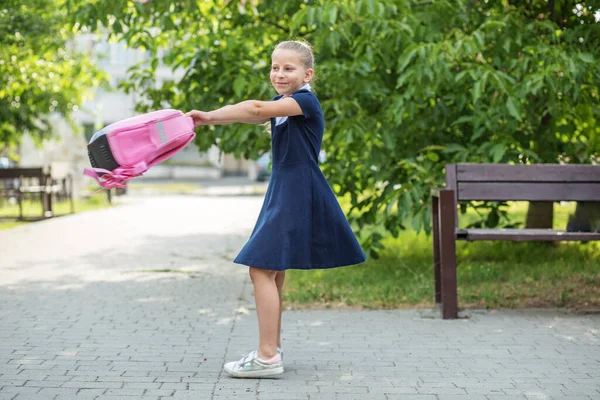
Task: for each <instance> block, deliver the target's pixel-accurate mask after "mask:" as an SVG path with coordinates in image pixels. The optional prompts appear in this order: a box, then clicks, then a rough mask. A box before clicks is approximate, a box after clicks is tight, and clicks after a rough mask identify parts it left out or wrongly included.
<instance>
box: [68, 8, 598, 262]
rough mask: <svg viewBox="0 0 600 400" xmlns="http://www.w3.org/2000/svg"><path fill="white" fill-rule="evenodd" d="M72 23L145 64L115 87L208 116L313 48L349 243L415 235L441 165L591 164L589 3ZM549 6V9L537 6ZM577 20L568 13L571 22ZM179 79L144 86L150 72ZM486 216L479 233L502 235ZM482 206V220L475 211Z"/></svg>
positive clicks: (593, 75) (164, 13)
mask: <svg viewBox="0 0 600 400" xmlns="http://www.w3.org/2000/svg"><path fill="white" fill-rule="evenodd" d="M67 4H68V5H69V7H70V8H71V10H72V13H71V15H72V16H73V22H74V23H75V22H77V23H78V24H80V25H79V26H83V25H87V26H89V27H90V28H91V29H96V28H97V27H98V26H103V27H106V28H108V29H109V31H110V32H111V34H112V35H114V36H115V37H116V38H118V39H123V40H126V41H127V42H128V43H129V45H131V46H133V47H143V48H145V49H147V50H149V51H150V52H151V54H152V55H153V57H152V59H151V60H150V61H149V62H148V63H146V64H143V65H139V66H137V67H136V68H133V69H132V71H131V79H130V81H129V82H128V83H126V84H125V85H124V88H125V89H126V90H129V91H135V92H136V93H139V94H141V95H142V96H143V98H144V100H143V101H142V102H141V104H140V110H147V109H151V108H156V107H159V106H167V105H168V106H172V107H175V108H180V109H192V108H198V109H204V110H210V109H214V108H218V107H220V106H223V105H225V104H230V103H233V102H238V101H242V100H245V99H249V98H262V99H268V98H270V97H271V96H272V95H273V94H274V92H273V91H272V90H271V89H270V84H269V82H268V70H269V63H270V53H271V51H272V49H273V48H274V46H275V44H276V43H277V42H278V41H281V40H287V39H290V38H303V39H306V40H308V41H309V42H311V43H313V45H314V49H315V53H316V77H317V79H316V82H315V88H316V92H317V94H318V96H319V99H320V101H321V104H322V107H323V110H324V113H325V118H326V132H325V138H324V148H325V150H326V151H327V153H328V157H327V162H326V163H325V164H324V165H323V169H324V172H325V174H326V176H327V177H328V179H329V181H330V182H331V183H332V185H333V186H334V188H335V189H336V192H337V193H338V194H339V195H341V196H346V195H348V196H350V200H351V210H350V213H349V215H350V216H351V219H352V222H353V223H355V224H356V225H355V226H357V227H359V228H362V229H361V233H363V234H362V235H361V236H362V240H363V245H365V246H366V247H370V248H371V249H372V251H373V252H374V253H372V254H376V249H377V248H378V247H381V246H380V245H378V243H379V242H380V240H381V239H382V238H383V234H384V233H385V232H383V233H382V231H381V230H378V229H367V227H368V226H377V227H379V226H382V227H384V229H385V231H387V232H391V233H392V234H393V235H397V234H398V233H399V232H400V230H401V229H403V228H404V227H405V225H406V224H408V225H409V226H411V227H413V228H415V229H417V230H419V229H423V228H425V229H426V230H427V229H429V227H430V210H429V192H430V190H429V189H430V188H432V187H436V186H440V185H442V184H443V172H444V170H443V169H444V165H445V164H447V163H451V162H467V161H468V162H494V163H498V162H512V163H532V162H568V163H590V162H595V161H596V160H597V159H598V157H599V153H600V128H598V127H597V125H598V124H597V120H598V119H599V116H600V107H599V105H600V102H599V98H600V93H599V89H598V87H599V86H600V85H599V83H600V63H599V62H598V60H600V43H599V41H600V24H598V23H597V22H596V21H595V20H594V16H593V14H594V12H595V11H596V10H598V9H600V2H598V1H567V0H556V1H551V2H547V1H542V0H531V1H511V2H508V1H476V0H456V1H449V0H434V1H424V2H418V1H410V0H377V1H376V0H344V1H342V0H314V1H301V0H289V1H285V2H282V1H276V0H264V1H258V0H228V1H226V0H220V1H216V0H215V1H200V0H187V1H184V0H182V1H178V2H160V1H155V2H150V3H145V4H142V3H137V2H131V1H129V2H121V3H116V4H118V5H116V4H115V3H114V2H112V1H109V0H97V1H95V2H82V1H78V0H68V1H67ZM551 5H554V8H553V9H550V8H549V7H550V6H551ZM574 10H576V12H574ZM161 64H165V65H167V66H169V67H171V68H173V69H175V70H178V71H181V78H180V79H178V80H177V82H167V83H166V84H165V85H163V86H162V87H157V85H156V81H155V79H154V76H155V72H156V69H157V68H158V67H159V66H160V65H161ZM197 144H198V145H199V146H200V149H201V150H205V149H208V148H209V147H210V146H211V145H213V144H218V145H219V146H220V147H221V148H222V149H223V150H224V151H226V152H233V153H235V154H243V155H245V156H246V157H250V158H252V157H256V156H257V155H258V154H259V153H260V152H261V151H263V150H264V149H266V148H268V145H269V137H268V135H265V134H264V129H263V128H262V127H250V126H247V125H237V126H226V127H223V126H219V127H212V128H202V130H201V131H200V132H199V135H198V136H197ZM501 207H502V205H492V206H491V210H492V214H495V216H491V217H488V216H484V218H483V222H482V224H483V225H488V226H489V225H492V226H493V225H496V224H499V223H501V222H502V211H501ZM488 208H489V207H488Z"/></svg>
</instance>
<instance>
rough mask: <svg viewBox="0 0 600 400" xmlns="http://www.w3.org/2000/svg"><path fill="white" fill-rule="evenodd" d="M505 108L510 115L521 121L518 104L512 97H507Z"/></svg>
mask: <svg viewBox="0 0 600 400" xmlns="http://www.w3.org/2000/svg"><path fill="white" fill-rule="evenodd" d="M506 108H507V109H508V112H509V113H510V115H511V116H512V117H513V118H515V119H516V120H518V121H522V120H523V119H522V117H521V114H520V113H519V109H520V105H519V103H518V101H517V100H515V98H514V97H509V98H508V100H507V101H506Z"/></svg>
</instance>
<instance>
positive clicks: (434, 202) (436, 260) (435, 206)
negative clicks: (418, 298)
mask: <svg viewBox="0 0 600 400" xmlns="http://www.w3.org/2000/svg"><path fill="white" fill-rule="evenodd" d="M439 203H440V202H439V198H438V197H437V196H432V197H431V214H432V215H431V221H432V224H433V232H432V236H433V279H434V283H435V287H434V295H435V304H440V303H441V302H442V281H441V275H440V222H439Z"/></svg>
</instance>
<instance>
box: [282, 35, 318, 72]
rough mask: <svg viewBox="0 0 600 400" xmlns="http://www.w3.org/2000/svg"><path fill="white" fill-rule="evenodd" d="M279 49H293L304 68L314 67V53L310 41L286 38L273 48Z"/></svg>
mask: <svg viewBox="0 0 600 400" xmlns="http://www.w3.org/2000/svg"><path fill="white" fill-rule="evenodd" d="M279 49H283V50H294V51H295V52H297V53H298V54H299V55H300V61H302V64H304V68H306V69H309V68H312V69H314V68H315V55H314V53H313V50H312V46H311V45H310V43H308V42H306V41H304V40H286V41H285V42H280V43H279V44H278V45H277V46H276V47H275V50H279ZM275 50H273V52H275Z"/></svg>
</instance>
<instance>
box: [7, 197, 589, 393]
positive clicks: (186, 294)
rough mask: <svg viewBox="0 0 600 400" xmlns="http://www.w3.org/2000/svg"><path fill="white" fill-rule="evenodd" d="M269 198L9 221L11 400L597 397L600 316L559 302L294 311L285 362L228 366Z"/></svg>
mask: <svg viewBox="0 0 600 400" xmlns="http://www.w3.org/2000/svg"><path fill="white" fill-rule="evenodd" d="M127 201H128V202H131V201H132V200H131V197H130V198H129V200H127ZM261 202H262V199H261V198H260V197H248V196H246V197H210V198H209V197H197V196H173V197H151V198H147V199H138V200H136V201H134V202H132V203H128V204H123V205H120V206H118V207H115V208H111V209H105V210H100V211H94V212H88V213H81V214H77V215H72V216H66V217H61V218H56V219H52V220H47V221H43V222H39V223H36V224H30V225H27V226H21V227H18V228H15V229H12V230H5V231H0V399H1V400H9V399H10V400H14V399H17V400H22V399H42V400H44V399H128V400H131V399H194V400H203V399H214V400H220V399H222V400H225V399H236V400H237V399H252V400H257V399H258V400H269V399H272V400H286V399H306V400H316V399H318V400H337V399H340V400H341V399H357V400H363V399H406V400H410V399H420V400H434V399H441V400H449V399H486V400H488V399H489V400H491V399H498V400H500V399H503V400H505V399H506V400H508V399H573V400H574V399H588V400H590V399H600V316H598V315H579V316H575V315H568V314H563V313H559V312H554V311H536V310H528V311H514V312H472V315H471V318H469V319H463V320H455V321H443V320H440V319H439V318H434V317H431V315H432V314H431V313H430V312H427V311H426V310H425V311H423V310H397V311H286V312H285V313H284V317H283V326H284V331H283V347H284V351H285V362H286V363H285V368H286V372H285V373H284V374H283V375H281V376H280V377H279V378H278V379H265V380H236V379H232V378H229V377H227V376H225V375H224V374H223V373H222V372H221V368H222V365H223V363H224V361H226V360H235V359H238V358H239V357H241V356H242V355H243V354H245V353H246V352H247V351H249V350H251V349H253V348H254V346H255V344H256V337H257V327H256V317H255V312H254V309H253V298H252V290H251V289H252V288H251V284H250V281H249V279H248V276H247V272H246V270H245V268H244V267H241V266H238V265H234V264H233V263H232V262H231V260H232V258H233V257H234V256H235V255H236V253H237V251H238V250H239V249H240V247H241V246H242V245H243V243H244V241H245V239H246V238H247V236H248V234H249V233H250V230H251V229H252V226H253V224H254V221H255V220H256V217H257V215H258V210H259V208H260V205H261ZM160 271H162V272H160Z"/></svg>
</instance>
